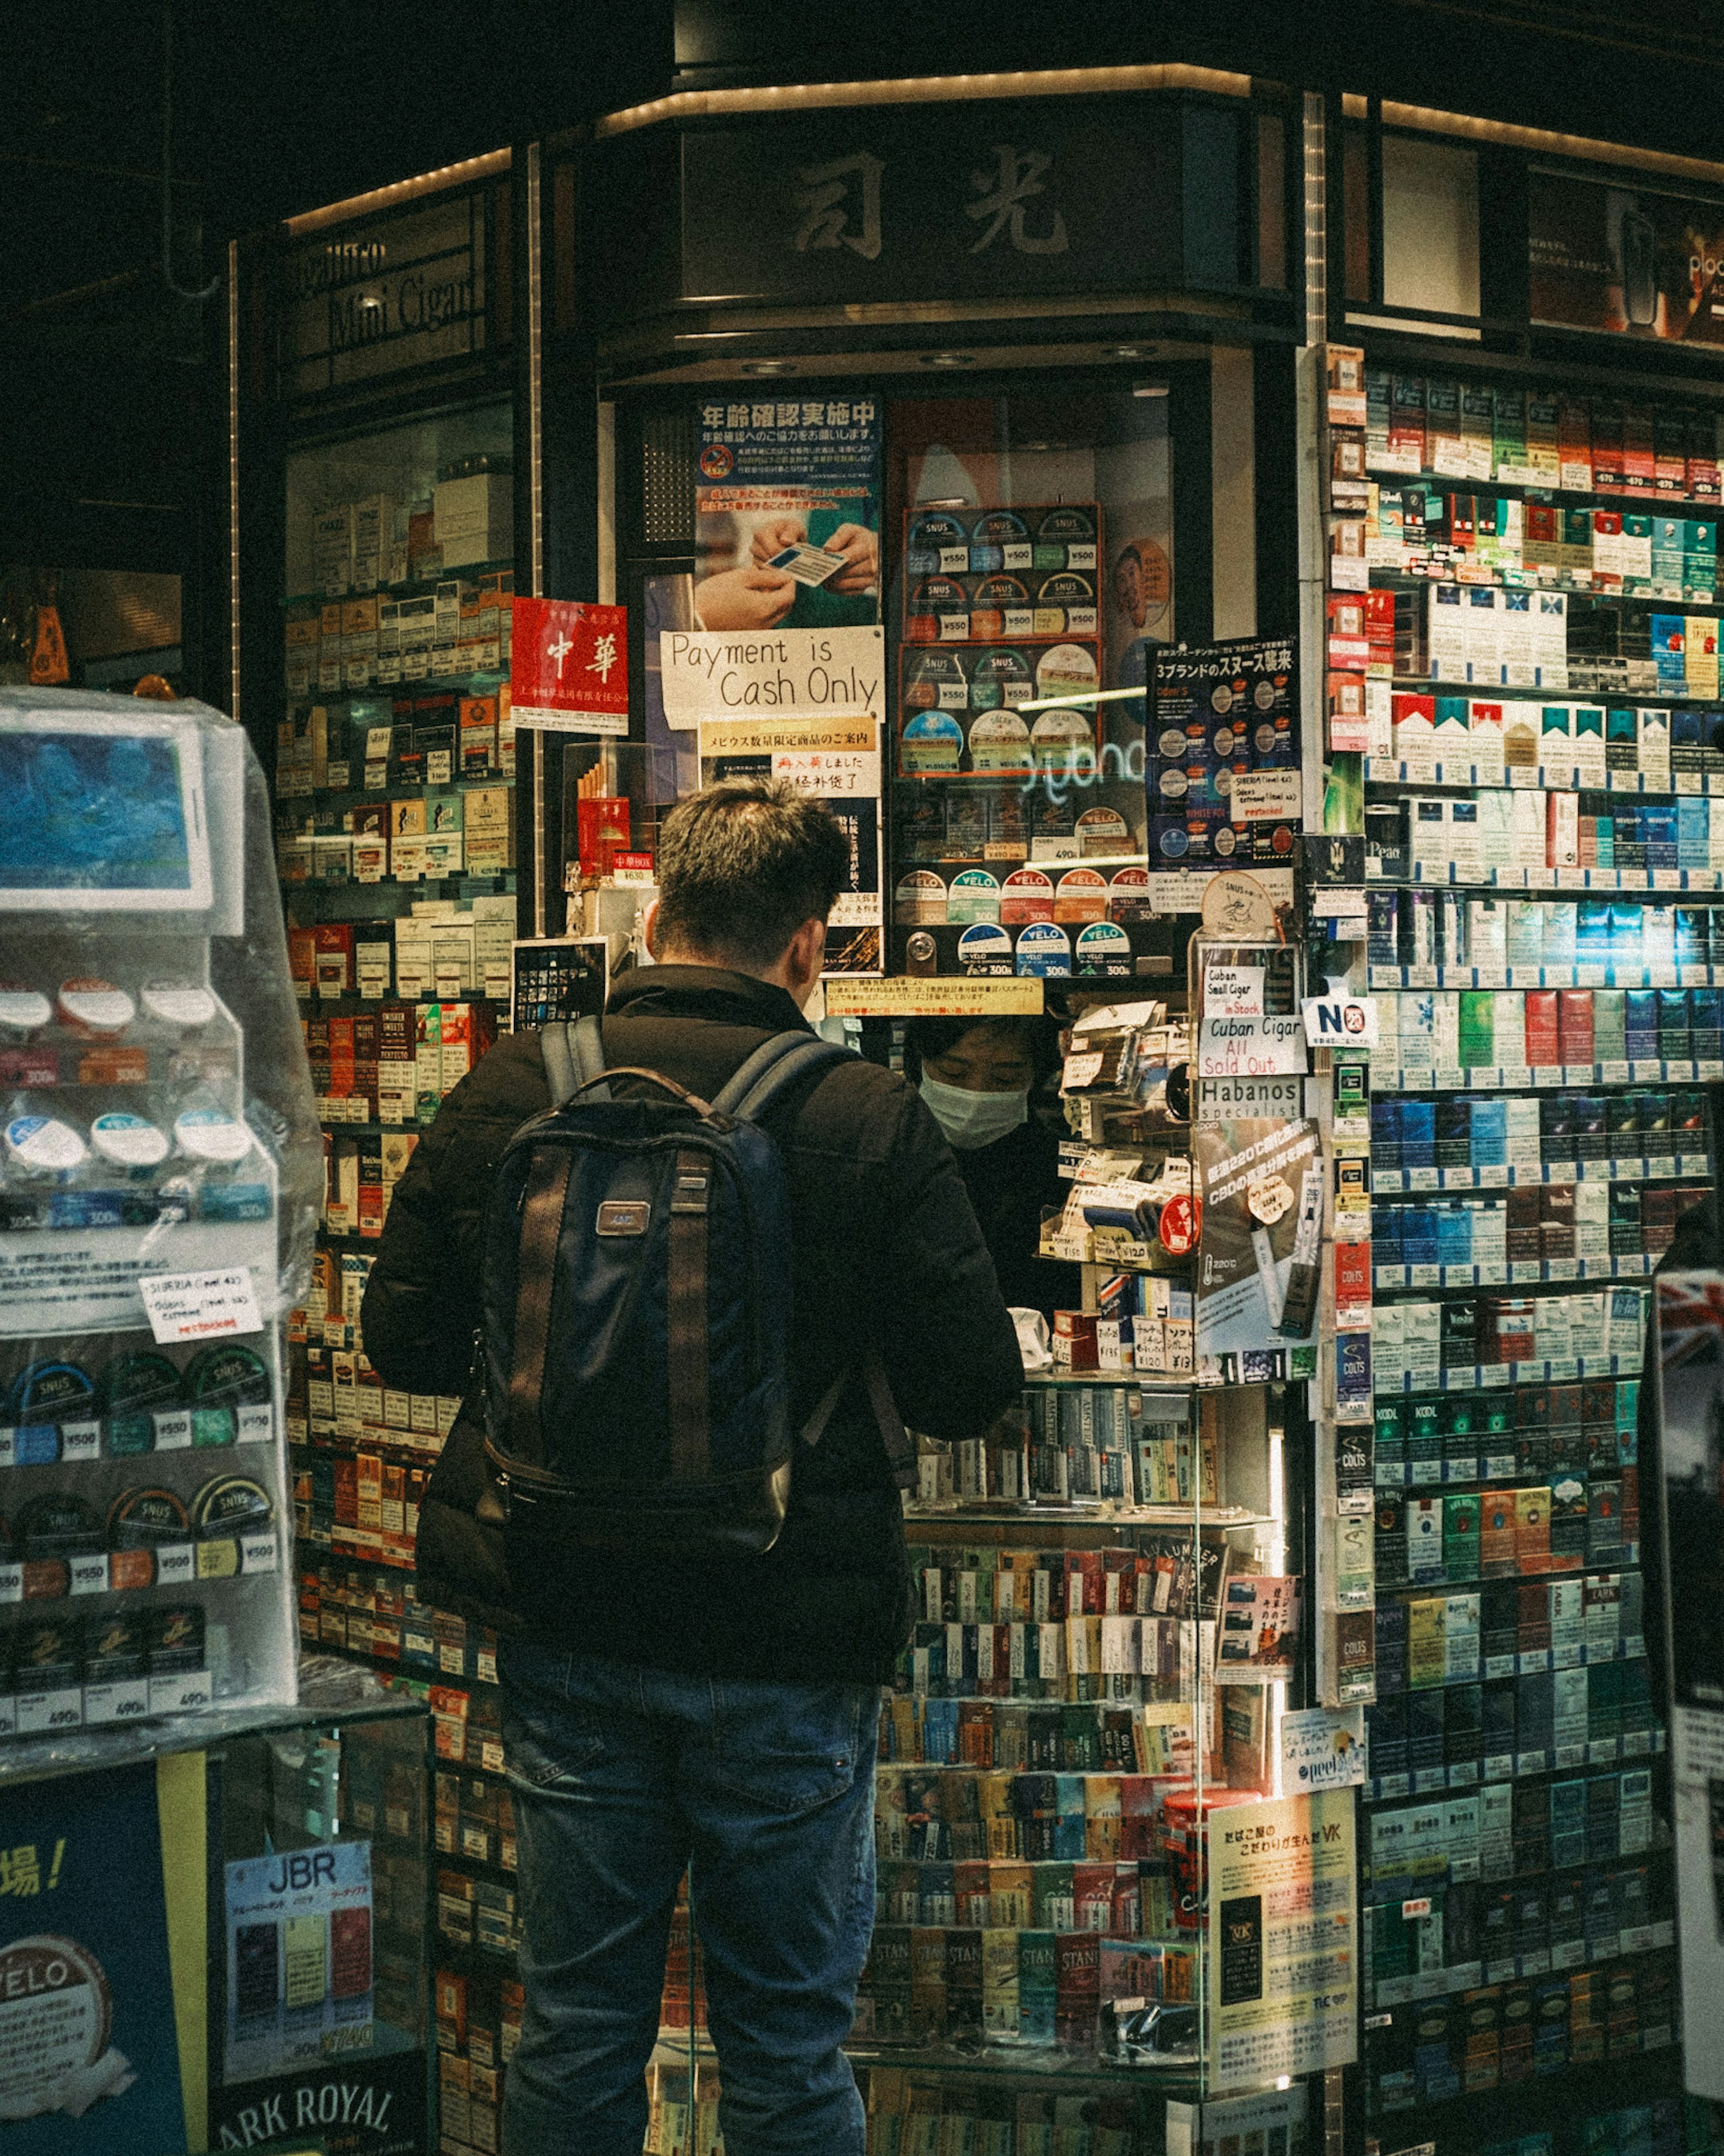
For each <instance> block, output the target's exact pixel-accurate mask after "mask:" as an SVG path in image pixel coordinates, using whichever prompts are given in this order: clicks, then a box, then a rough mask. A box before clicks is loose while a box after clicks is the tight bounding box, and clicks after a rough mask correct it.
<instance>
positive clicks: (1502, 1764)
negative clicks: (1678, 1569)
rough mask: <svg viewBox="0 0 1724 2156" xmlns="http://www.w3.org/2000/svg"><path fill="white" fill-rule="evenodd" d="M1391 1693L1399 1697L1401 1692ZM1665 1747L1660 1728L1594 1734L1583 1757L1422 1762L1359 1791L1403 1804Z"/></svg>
mask: <svg viewBox="0 0 1724 2156" xmlns="http://www.w3.org/2000/svg"><path fill="white" fill-rule="evenodd" d="M1487 1681H1488V1680H1487ZM1392 1697H1396V1698H1398V1697H1401V1695H1400V1694H1398V1693H1396V1694H1393V1695H1392ZM1643 1739H1644V1741H1643ZM1665 1748H1666V1743H1665V1732H1664V1731H1663V1730H1662V1729H1661V1728H1659V1727H1653V1728H1651V1729H1650V1730H1646V1731H1644V1732H1643V1731H1634V1732H1630V1733H1629V1735H1628V1736H1626V1737H1595V1738H1588V1742H1587V1744H1586V1748H1585V1757H1584V1758H1583V1759H1574V1758H1566V1757H1565V1758H1562V1759H1560V1760H1559V1759H1558V1758H1557V1749H1556V1748H1554V1747H1547V1748H1544V1749H1542V1750H1540V1751H1536V1752H1516V1753H1512V1754H1505V1755H1504V1756H1502V1757H1501V1758H1490V1759H1480V1760H1479V1761H1477V1762H1476V1763H1475V1762H1473V1761H1471V1760H1462V1761H1458V1762H1457V1763H1455V1765H1454V1766H1444V1767H1421V1768H1419V1769H1418V1771H1417V1772H1416V1773H1414V1772H1411V1771H1409V1772H1408V1773H1407V1774H1375V1775H1370V1776H1367V1779H1366V1780H1365V1782H1364V1783H1363V1784H1362V1787H1361V1789H1360V1796H1361V1798H1362V1801H1363V1802H1364V1803H1366V1804H1400V1803H1403V1802H1404V1801H1405V1800H1406V1799H1408V1798H1409V1797H1426V1796H1440V1795H1441V1794H1443V1793H1444V1791H1445V1790H1449V1789H1454V1790H1457V1791H1465V1790H1467V1789H1484V1788H1485V1787H1487V1786H1493V1787H1494V1786H1497V1785H1500V1784H1502V1783H1504V1782H1526V1781H1532V1780H1535V1779H1537V1778H1538V1777H1539V1776H1541V1775H1544V1774H1569V1775H1572V1774H1575V1773H1577V1772H1578V1771H1579V1770H1580V1769H1581V1768H1585V1767H1603V1768H1610V1767H1640V1766H1644V1765H1645V1764H1646V1763H1647V1762H1648V1761H1649V1760H1652V1759H1656V1758H1661V1757H1662V1756H1663V1754H1664V1753H1665ZM1571 1749H1572V1748H1571V1747H1568V1746H1564V1747H1562V1750H1563V1751H1564V1752H1565V1753H1567V1752H1568V1751H1569V1750H1571Z"/></svg>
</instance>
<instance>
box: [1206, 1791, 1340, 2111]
mask: <svg viewBox="0 0 1724 2156" xmlns="http://www.w3.org/2000/svg"><path fill="white" fill-rule="evenodd" d="M1353 1842H1354V1833H1353V1794H1352V1790H1351V1789H1324V1790H1320V1791H1318V1792H1317V1793H1316V1794H1314V1795H1311V1796H1302V1797H1280V1798H1276V1799H1271V1800H1270V1802H1268V1803H1265V1804H1235V1805H1231V1806H1229V1807H1228V1808H1227V1809H1224V1810H1222V1811H1219V1812H1217V1813H1216V1814H1215V1815H1214V1816H1213V1818H1212V1819H1211V1820H1210V1822H1209V1896H1208V1924H1209V1940H1210V1953H1209V1954H1208V1987H1209V2002H1208V2008H1209V2010H1208V2036H1209V2054H1210V2071H1211V2074H1212V2076H1213V2080H1212V2086H1213V2087H1214V2088H1215V2089H1216V2090H1218V2091H1220V2090H1225V2089H1229V2088H1238V2087H1242V2086H1244V2085H1246V2084H1250V2083H1259V2082H1269V2081H1274V2080H1275V2079H1277V2078H1278V2077H1279V2076H1281V2075H1283V2074H1290V2075H1299V2074H1308V2073H1312V2072H1315V2071H1318V2070H1320V2069H1321V2068H1322V2067H1325V2066H1347V2065H1348V2064H1350V2063H1351V2062H1352V2060H1353V2059H1354V2058H1356V2057H1357V2036H1356V2033H1355V2030H1356V2019H1357V1984H1358V1910H1357V1894H1356V1891H1355V1885H1354V1869H1353V1866H1354V1849H1353Z"/></svg>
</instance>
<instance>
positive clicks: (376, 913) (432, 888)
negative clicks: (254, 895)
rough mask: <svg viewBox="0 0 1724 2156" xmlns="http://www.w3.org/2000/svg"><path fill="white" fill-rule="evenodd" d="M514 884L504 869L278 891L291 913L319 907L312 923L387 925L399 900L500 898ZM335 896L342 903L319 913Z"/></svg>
mask: <svg viewBox="0 0 1724 2156" xmlns="http://www.w3.org/2000/svg"><path fill="white" fill-rule="evenodd" d="M514 882H515V871H514V870H513V869H505V870H500V871H499V872H498V873H497V874H496V875H459V876H441V877H437V878H434V879H429V880H425V881H422V882H419V883H400V882H398V881H397V880H396V879H395V878H394V877H393V876H388V877H385V878H384V879H383V880H382V882H380V883H351V882H350V883H290V884H284V885H282V890H283V891H284V892H285V894H286V896H287V898H288V901H289V904H290V911H291V912H297V911H299V903H298V902H299V901H304V900H305V899H306V898H308V897H310V898H312V899H314V900H315V901H316V902H317V905H318V906H319V910H318V911H316V912H314V913H313V915H312V916H311V917H312V919H313V920H315V921H390V920H393V919H394V918H395V917H396V916H397V915H398V914H399V913H400V911H402V904H401V902H402V901H403V899H406V900H407V901H409V903H410V902H411V901H413V899H416V898H448V899H454V901H456V902H457V903H458V904H459V903H460V902H462V901H470V900H472V899H475V898H492V897H501V896H505V895H506V894H507V893H508V892H509V891H511V890H512V889H513V888H514ZM336 894H339V896H340V898H341V900H342V901H345V903H344V904H341V905H337V906H334V907H333V908H331V909H330V910H327V911H325V910H322V906H323V901H327V900H328V899H330V898H331V896H334V895H336ZM296 925H298V924H296Z"/></svg>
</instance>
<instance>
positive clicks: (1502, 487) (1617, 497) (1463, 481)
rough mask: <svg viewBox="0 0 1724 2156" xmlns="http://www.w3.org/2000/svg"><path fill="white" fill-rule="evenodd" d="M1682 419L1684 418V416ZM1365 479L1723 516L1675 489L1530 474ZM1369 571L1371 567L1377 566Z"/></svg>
mask: <svg viewBox="0 0 1724 2156" xmlns="http://www.w3.org/2000/svg"><path fill="white" fill-rule="evenodd" d="M1685 416H1688V414H1687V413H1686V411H1685ZM1692 416H1696V417H1701V416H1704V417H1706V418H1710V417H1711V416H1712V415H1711V413H1704V414H1702V413H1701V411H1700V408H1699V407H1697V406H1696V408H1694V413H1693V415H1692ZM1365 475H1366V477H1367V480H1370V481H1371V482H1372V484H1373V485H1379V486H1387V487H1391V488H1393V487H1407V486H1422V487H1424V488H1425V489H1426V490H1427V491H1434V492H1436V493H1439V494H1460V493H1461V492H1463V491H1465V490H1467V489H1469V488H1470V489H1471V490H1473V491H1474V492H1477V491H1478V490H1480V488H1489V489H1490V490H1491V493H1492V494H1493V495H1495V494H1501V493H1506V494H1507V495H1510V496H1511V498H1513V499H1518V500H1523V501H1532V502H1545V501H1560V502H1567V503H1568V504H1570V505H1571V506H1573V507H1574V508H1577V509H1578V508H1579V507H1580V506H1582V505H1583V504H1585V503H1590V504H1591V505H1592V506H1594V507H1595V508H1599V509H1604V508H1609V509H1618V508H1619V509H1621V510H1623V511H1624V512H1626V513H1628V514H1629V515H1632V516H1644V514H1645V513H1646V512H1647V511H1649V510H1650V511H1655V512H1662V511H1672V510H1680V511H1682V512H1683V513H1684V515H1685V516H1686V515H1688V514H1690V513H1691V512H1692V513H1693V515H1694V517H1695V521H1697V522H1704V521H1707V520H1708V519H1710V520H1711V521H1714V522H1716V520H1717V518H1718V517H1719V516H1721V515H1724V507H1721V504H1720V501H1719V498H1718V495H1716V493H1712V494H1688V493H1686V492H1683V491H1681V490H1679V489H1677V488H1675V487H1658V488H1650V487H1627V486H1558V485H1556V484H1555V483H1554V482H1553V481H1552V480H1550V479H1549V478H1548V477H1547V476H1546V475H1543V474H1542V473H1536V472H1530V471H1529V472H1525V473H1524V474H1522V475H1515V474H1513V473H1510V472H1496V473H1491V472H1476V471H1475V472H1439V471H1434V470H1432V469H1431V468H1430V466H1429V465H1425V466H1424V467H1422V468H1420V469H1419V470H1413V469H1412V468H1410V467H1407V466H1403V465H1393V466H1391V465H1383V464H1372V463H1370V462H1368V461H1367V464H1366V466H1365ZM1372 566H1373V567H1375V566H1376V564H1375V563H1373V565H1372Z"/></svg>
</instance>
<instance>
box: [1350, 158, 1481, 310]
mask: <svg viewBox="0 0 1724 2156" xmlns="http://www.w3.org/2000/svg"><path fill="white" fill-rule="evenodd" d="M1348 295H1349V297H1351V296H1352V283H1351V279H1349V283H1348ZM1383 300H1384V302H1385V304H1386V305H1389V306H1391V307H1416V308H1418V309H1419V311H1420V312H1421V313H1424V314H1434V315H1469V316H1470V315H1476V314H1477V313H1478V311H1479V159H1478V153H1477V151H1474V150H1470V149H1467V148H1465V147H1463V146H1458V145H1456V144H1454V143H1449V142H1434V141H1428V140H1425V139H1423V138H1420V137H1417V136H1405V135H1385V136H1383Z"/></svg>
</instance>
